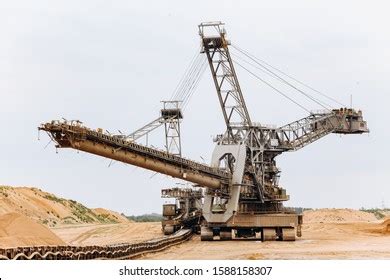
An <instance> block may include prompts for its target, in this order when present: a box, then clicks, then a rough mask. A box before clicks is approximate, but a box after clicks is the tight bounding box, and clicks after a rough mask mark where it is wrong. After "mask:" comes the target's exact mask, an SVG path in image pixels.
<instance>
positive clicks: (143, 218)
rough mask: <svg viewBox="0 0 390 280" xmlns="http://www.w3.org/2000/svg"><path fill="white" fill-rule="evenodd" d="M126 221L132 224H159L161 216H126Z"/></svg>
mask: <svg viewBox="0 0 390 280" xmlns="http://www.w3.org/2000/svg"><path fill="white" fill-rule="evenodd" d="M126 218H127V219H129V220H131V221H134V222H139V223H143V222H161V220H162V216H161V215H160V214H156V213H152V214H143V215H139V216H135V215H133V216H126Z"/></svg>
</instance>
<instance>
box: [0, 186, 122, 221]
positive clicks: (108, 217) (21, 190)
mask: <svg viewBox="0 0 390 280" xmlns="http://www.w3.org/2000/svg"><path fill="white" fill-rule="evenodd" d="M13 212H16V213H20V214H23V215H25V216H27V217H29V218H31V219H33V220H35V221H37V222H38V223H41V224H44V225H47V226H49V227H55V226H58V225H65V224H107V223H123V222H127V219H126V218H125V217H123V216H121V215H120V214H119V213H116V212H113V211H110V210H105V209H102V208H98V209H96V210H93V209H89V208H87V207H85V206H84V205H82V204H81V203H78V202H77V201H74V200H70V199H64V198H60V197H57V196H55V195H53V194H51V193H48V192H44V191H42V190H40V189H37V188H28V187H9V186H0V215H1V214H6V213H13Z"/></svg>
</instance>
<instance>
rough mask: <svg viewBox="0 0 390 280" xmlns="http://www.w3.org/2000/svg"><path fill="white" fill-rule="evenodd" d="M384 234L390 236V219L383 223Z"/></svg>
mask: <svg viewBox="0 0 390 280" xmlns="http://www.w3.org/2000/svg"><path fill="white" fill-rule="evenodd" d="M382 233H384V234H390V219H387V220H385V221H384V222H383V223H382Z"/></svg>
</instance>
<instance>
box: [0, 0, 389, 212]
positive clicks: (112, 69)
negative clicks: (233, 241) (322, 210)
mask: <svg viewBox="0 0 390 280" xmlns="http://www.w3.org/2000/svg"><path fill="white" fill-rule="evenodd" d="M238 3H239V4H238ZM361 3H363V4H361ZM385 3H386V2H385V1H383V2H380V1H362V2H359V1H303V0H301V1H202V0H198V1H96V0H94V1H91V0H88V1H69V0H68V1H43V0H36V1H7V2H6V1H2V2H0V40H1V41H0V98H1V99H0V104H1V111H0V125H1V131H2V133H1V138H0V170H1V172H0V184H5V185H14V186H36V187H40V188H42V189H43V190H45V191H48V192H52V193H54V194H56V195H58V196H63V197H66V198H72V199H75V200H77V201H80V202H82V203H84V204H85V205H87V206H89V207H105V208H109V209H113V210H116V211H119V212H124V213H127V214H141V213H150V212H160V211H161V204H162V202H163V200H162V199H161V198H160V189H161V188H162V187H169V186H174V185H175V182H178V181H177V180H173V179H170V178H167V177H165V176H162V175H156V176H154V177H152V178H151V176H152V175H153V173H152V172H150V171H146V170H142V169H139V168H135V167H131V166H125V165H124V164H121V163H116V164H114V165H113V166H111V167H110V168H108V164H109V160H108V159H103V158H99V157H96V156H93V155H89V154H85V153H81V152H80V153H77V152H76V151H74V150H60V151H59V154H56V153H55V149H54V145H53V144H50V145H49V146H48V147H47V148H46V149H44V147H45V146H46V144H47V142H48V137H46V136H45V135H41V141H38V140H37V129H36V128H37V126H38V125H39V124H40V123H42V122H46V121H50V120H52V119H59V118H61V117H65V118H67V119H80V120H82V121H84V123H85V124H86V125H87V126H90V127H92V128H96V127H103V128H105V129H108V130H109V131H112V132H116V130H117V129H120V130H121V131H127V132H130V131H132V130H134V129H136V128H139V127H141V126H142V125H144V124H145V123H147V122H149V121H151V120H152V119H153V118H155V117H156V116H157V115H158V110H159V108H160V102H159V101H160V100H164V99H167V98H169V97H170V96H171V94H172V91H173V90H174V88H175V86H176V84H177V83H178V81H179V79H180V77H181V76H182V74H183V72H184V70H185V68H186V66H187V64H188V62H189V61H190V59H191V58H192V56H193V55H194V52H195V51H196V49H197V48H198V46H199V36H198V34H197V32H198V30H197V25H198V24H199V23H200V22H202V21H212V20H221V21H223V22H225V23H226V29H227V35H228V37H229V39H230V40H231V41H232V42H233V43H234V44H235V45H238V46H240V47H241V48H243V49H245V50H248V51H249V52H251V53H252V54H255V55H256V56H258V57H260V58H262V59H265V60H266V61H268V62H270V63H271V64H273V65H275V66H278V67H280V68H281V69H283V70H285V71H287V72H288V73H290V74H292V75H293V76H295V77H297V78H298V79H300V80H303V81H305V82H307V83H309V84H310V85H312V86H314V87H315V88H317V89H319V90H322V91H324V92H326V93H327V94H328V95H330V96H332V97H334V98H336V99H338V100H341V101H342V102H344V103H347V104H349V96H350V94H353V103H354V107H357V108H360V109H362V110H363V112H364V115H365V119H366V120H367V121H368V124H369V127H370V130H371V133H370V135H361V136H355V135H352V136H341V137H340V136H338V135H329V136H327V137H325V138H323V139H321V140H319V141H318V142H316V143H313V144H311V145H309V146H307V147H305V148H304V149H302V150H300V151H298V152H295V153H286V154H283V155H281V156H279V157H278V158H277V160H278V165H279V167H280V168H281V169H282V171H283V172H282V177H281V185H283V186H284V187H286V188H287V191H288V193H289V194H290V195H291V200H290V202H289V203H288V205H294V206H303V207H318V208H319V207H353V208H359V207H380V206H381V205H382V200H383V202H384V204H385V205H386V206H388V207H390V189H389V187H388V184H389V183H388V182H389V176H390V175H389V167H390V164H389V161H388V159H389V152H388V145H387V144H388V136H389V132H388V127H389V125H388V124H389V121H390V120H389V117H388V113H387V112H388V108H389V100H390V97H389V93H390V85H389V82H388V79H389V76H390V75H389V74H390V63H389V62H390V33H389V26H390V19H389V15H388V11H389V7H388V5H386V4H385ZM236 70H237V72H238V76H239V80H240V81H241V87H242V90H243V93H244V96H245V98H246V100H247V104H248V107H249V111H250V114H251V117H252V120H254V121H259V122H262V123H267V124H268V123H274V124H277V125H283V124H285V123H288V122H291V121H294V120H296V119H299V118H301V117H304V116H305V115H306V113H305V112H304V111H302V109H300V108H299V107H297V106H295V105H294V104H292V103H291V102H289V101H288V100H286V99H284V98H283V97H281V96H279V95H277V94H276V93H274V92H273V91H272V90H271V89H269V88H267V87H265V86H263V85H259V83H258V82H256V81H254V80H253V79H252V78H251V77H250V76H249V75H248V74H247V73H245V72H243V71H241V70H240V69H239V68H237V69H236ZM293 96H294V95H293ZM294 97H295V96H294ZM314 105H315V104H312V105H311V107H310V108H311V109H320V108H318V106H314ZM184 117H185V119H184V122H183V124H182V133H183V135H182V137H183V139H182V141H183V152H184V155H185V156H186V157H188V158H191V159H194V160H198V161H201V159H200V156H202V157H203V158H205V159H206V162H208V161H209V160H210V155H211V153H212V150H213V146H214V144H213V142H212V136H213V135H216V134H219V133H222V132H223V130H224V122H223V118H222V113H221V110H220V108H219V104H218V101H217V96H216V92H215V89H214V85H213V83H212V79H211V75H210V71H209V69H206V72H205V74H204V76H203V79H202V81H201V83H200V86H199V88H198V90H197V92H196V93H195V95H194V97H193V98H192V100H191V103H190V105H189V106H188V109H187V110H186V111H185V116H184ZM151 140H152V142H153V145H154V146H159V147H162V146H163V140H164V139H163V134H162V130H160V132H157V133H155V134H154V136H153V137H152V139H151Z"/></svg>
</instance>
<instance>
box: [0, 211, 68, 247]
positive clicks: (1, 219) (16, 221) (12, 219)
mask: <svg viewBox="0 0 390 280" xmlns="http://www.w3.org/2000/svg"><path fill="white" fill-rule="evenodd" d="M33 245H65V242H64V241H62V240H61V239H60V238H59V237H58V236H57V235H55V234H54V233H53V232H52V231H50V229H48V228H47V227H45V226H43V225H40V224H38V223H37V222H35V221H34V220H32V219H30V218H28V217H26V216H24V215H22V214H19V213H8V214H5V215H1V216H0V247H2V248H9V247H18V246H33Z"/></svg>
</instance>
